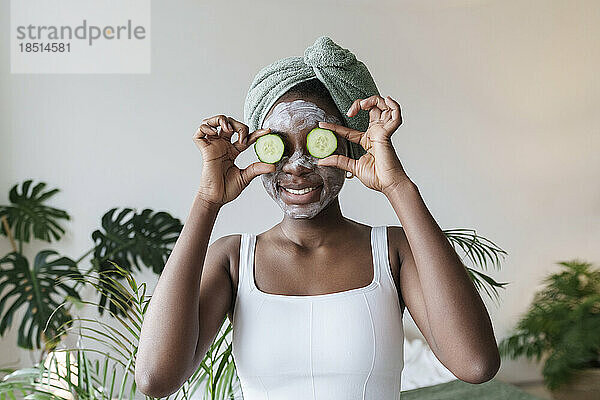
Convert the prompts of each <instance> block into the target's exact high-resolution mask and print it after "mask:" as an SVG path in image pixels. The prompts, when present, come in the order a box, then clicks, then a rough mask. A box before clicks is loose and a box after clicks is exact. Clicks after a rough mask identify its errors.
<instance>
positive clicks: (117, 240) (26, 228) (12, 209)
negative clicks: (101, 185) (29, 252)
mask: <svg viewBox="0 0 600 400" xmlns="http://www.w3.org/2000/svg"><path fill="white" fill-rule="evenodd" d="M45 186H46V184H45V183H43V182H40V183H38V184H36V185H32V181H31V180H27V181H25V182H23V183H22V185H21V187H20V188H19V187H18V185H15V186H13V187H12V189H11V190H10V192H9V201H10V205H2V206H0V220H1V221H2V224H1V225H0V233H1V234H2V235H4V236H6V237H8V238H9V240H10V242H11V246H12V249H13V251H12V252H10V253H8V254H7V255H5V256H4V257H2V258H1V259H0V294H1V293H4V292H5V291H7V292H6V293H5V294H4V296H3V297H2V298H0V336H3V335H4V334H5V332H6V331H7V329H9V328H10V327H11V324H12V321H13V318H14V315H15V313H16V311H17V310H18V309H20V308H21V307H25V308H26V312H25V316H24V318H23V320H22V321H21V324H20V326H19V334H18V339H17V345H18V346H19V347H22V348H26V349H34V347H35V348H38V349H39V348H41V349H42V350H43V351H42V357H43V355H44V354H45V353H46V352H47V351H51V350H52V349H53V348H54V347H55V346H56V344H57V341H56V340H53V341H52V340H49V338H55V337H56V333H57V328H58V326H60V325H61V324H63V323H65V322H66V321H69V320H71V319H72V318H71V315H70V313H69V311H70V308H71V304H68V305H66V306H65V307H60V308H59V307H58V305H59V303H62V302H63V301H64V300H65V299H66V298H67V297H69V298H71V299H73V300H76V301H81V297H80V295H79V292H78V291H79V290H80V288H81V286H82V285H84V284H85V283H84V282H83V281H81V280H77V279H76V278H77V277H78V276H79V277H81V276H82V275H87V274H89V273H91V272H92V271H98V272H103V273H105V274H108V275H110V274H111V273H113V274H115V276H118V275H117V273H116V271H115V272H112V271H113V270H114V266H113V264H111V263H110V261H114V262H116V263H118V265H120V266H121V267H122V268H123V269H125V270H127V271H130V272H132V271H133V268H134V267H135V268H136V269H137V270H140V271H141V270H142V267H143V266H145V267H148V268H151V269H152V271H154V272H155V273H157V274H160V272H161V271H162V269H163V267H164V265H165V263H166V260H167V258H168V257H169V254H170V252H171V248H172V245H173V244H174V243H175V241H176V240H177V238H178V237H179V234H180V232H181V229H182V228H183V225H182V224H181V222H180V221H179V219H177V218H174V217H172V216H171V215H169V214H168V213H166V212H153V211H152V210H150V209H145V210H143V211H141V212H139V213H138V212H136V211H134V210H133V209H131V208H125V209H122V210H121V211H118V212H117V209H116V208H113V209H111V210H109V211H108V212H106V213H105V214H104V215H103V216H102V220H101V228H100V229H98V230H96V231H94V232H93V233H92V240H93V243H94V244H93V247H92V248H91V249H90V250H89V251H87V252H86V253H85V254H84V255H83V256H81V257H79V258H78V259H73V258H69V257H66V256H61V255H59V253H58V252H57V251H55V250H51V249H45V250H42V251H40V252H39V253H38V254H37V255H36V256H35V258H34V261H33V268H32V267H30V263H29V261H28V259H27V258H26V257H25V255H24V254H23V244H24V243H29V242H30V240H31V238H32V236H33V238H35V239H39V240H42V241H45V242H49V243H51V242H52V241H53V240H55V241H57V240H60V239H61V237H62V235H63V234H64V233H65V230H64V228H63V227H62V226H61V223H62V222H63V221H64V220H70V216H69V214H67V213H66V212H65V211H63V210H59V209H57V208H54V207H51V206H49V205H47V204H46V202H47V201H48V200H49V199H50V198H51V197H52V196H54V195H55V194H56V193H57V192H58V191H59V189H52V190H44V188H45ZM17 244H18V245H17ZM90 253H93V257H92V259H91V262H90V264H91V266H90V267H89V269H87V271H85V272H81V271H80V264H81V263H82V261H83V259H84V258H85V257H86V256H87V255H89V254H90ZM109 260H110V261H109ZM65 276H70V277H71V279H70V280H61V278H63V277H65ZM58 282H60V283H58ZM104 282H106V281H103V282H101V283H100V285H103V284H105V283H104ZM104 289H105V290H103V291H99V295H100V299H99V302H98V311H99V312H100V314H102V313H103V312H104V310H105V307H104V306H105V305H106V304H107V303H108V304H109V309H110V311H111V313H112V314H114V315H120V314H123V313H124V312H125V311H126V310H127V309H128V307H129V306H130V305H131V304H130V299H127V298H125V297H123V295H122V293H121V292H119V291H114V290H111V287H108V286H107V287H104ZM111 297H114V299H113V300H114V301H109V300H110V298H111ZM11 298H14V300H13V301H12V303H11V304H9V301H10V300H11ZM117 305H120V306H121V307H118V306H117ZM124 310H125V311H124ZM52 313H54V315H53V317H52V319H49V316H50V315H51V314H52ZM42 339H43V344H42V343H41V341H42Z"/></svg>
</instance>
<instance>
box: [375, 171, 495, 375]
mask: <svg viewBox="0 0 600 400" xmlns="http://www.w3.org/2000/svg"><path fill="white" fill-rule="evenodd" d="M385 194H386V197H387V198H388V200H389V201H390V203H391V204H392V207H393V208H394V211H395V212H396V215H397V216H398V218H399V219H400V222H401V224H402V228H403V230H404V232H405V235H406V240H407V241H408V244H409V246H406V245H404V246H403V245H401V244H400V246H399V247H400V248H401V249H403V254H402V255H401V257H402V259H403V261H402V266H401V280H400V284H401V288H402V290H401V291H402V296H403V298H404V301H405V303H406V306H407V308H408V310H409V312H410V313H411V315H412V316H413V319H415V322H416V321H417V320H419V321H425V323H427V324H428V325H427V326H426V327H421V326H419V329H421V330H422V331H425V332H428V333H429V336H431V337H432V338H433V342H434V343H430V345H431V348H432V350H434V353H435V354H436V356H437V357H438V359H439V360H440V361H441V362H442V363H443V364H444V365H445V366H446V367H447V368H448V369H449V370H450V371H451V372H452V373H453V374H454V375H456V377H458V378H459V379H461V380H463V381H466V382H469V383H483V382H486V381H488V380H490V379H492V378H493V377H494V376H495V375H496V373H497V372H498V369H499V368H500V355H499V352H498V346H497V344H496V339H495V337H494V331H493V328H492V323H491V320H490V317H489V315H488V313H487V310H486V308H485V305H484V303H483V301H482V300H481V297H480V296H479V293H478V292H477V289H476V288H475V285H474V284H473V282H472V281H471V278H470V277H469V275H468V273H467V271H466V269H465V266H464V265H463V263H462V261H461V260H460V257H459V256H458V254H456V251H454V248H453V247H452V245H451V244H450V242H449V241H448V239H447V238H446V235H445V234H444V232H443V231H442V230H441V229H440V227H439V226H438V224H437V223H436V221H435V220H434V219H433V217H432V215H431V213H430V212H429V210H428V209H427V207H426V205H425V203H424V202H423V199H422V198H421V195H420V193H419V190H418V188H417V186H416V185H415V184H414V183H413V182H412V181H411V180H410V179H408V178H404V179H402V180H400V181H399V182H398V184H397V185H396V186H394V188H393V189H392V190H390V191H387V192H386V193H385ZM406 274H412V275H411V276H410V279H406V278H407V275H406ZM403 281H404V282H403ZM408 281H410V282H411V285H409V284H404V285H403V283H406V282H408ZM412 283H417V284H412ZM419 298H420V299H423V302H424V304H418V305H414V306H413V307H411V305H413V304H415V303H414V302H412V301H411V300H412V299H419Z"/></svg>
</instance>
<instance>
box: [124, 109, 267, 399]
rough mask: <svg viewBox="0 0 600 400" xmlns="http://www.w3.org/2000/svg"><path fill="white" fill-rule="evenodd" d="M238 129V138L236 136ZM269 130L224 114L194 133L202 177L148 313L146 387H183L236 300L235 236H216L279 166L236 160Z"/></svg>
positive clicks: (141, 371) (140, 362)
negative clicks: (220, 219) (253, 187)
mask: <svg viewBox="0 0 600 400" xmlns="http://www.w3.org/2000/svg"><path fill="white" fill-rule="evenodd" d="M218 128H220V130H219V129H218ZM235 132H237V133H238V134H239V136H238V140H237V141H235V142H232V141H231V139H232V136H233V134H234V133H235ZM268 132H269V130H268V129H267V130H265V129H259V130H256V131H254V132H252V133H249V130H248V127H247V126H246V125H244V124H243V123H241V122H239V121H236V120H235V119H233V118H231V117H226V116H225V115H216V116H214V117H211V118H207V119H205V120H203V123H202V125H200V127H199V128H198V130H197V131H196V133H195V134H194V136H193V140H194V142H195V144H196V146H197V147H198V148H199V149H200V151H201V152H202V158H203V165H202V178H201V181H200V188H199V189H198V193H197V194H196V197H195V198H194V202H193V204H192V208H191V211H190V214H189V216H188V219H187V221H186V222H185V225H184V226H183V230H182V232H181V234H180V235H179V238H177V242H176V243H175V246H174V247H173V251H172V252H171V254H170V256H169V259H168V260H167V263H166V265H165V268H164V269H163V272H162V274H161V276H160V278H159V280H158V284H157V286H156V288H155V290H154V293H153V294H152V299H151V300H150V304H149V306H148V309H147V310H146V314H145V316H144V322H143V324H142V331H141V334H140V342H139V346H138V351H137V358H136V365H135V382H136V383H137V385H138V387H139V388H140V391H142V393H144V394H147V395H150V396H152V397H166V396H167V395H170V394H172V393H174V392H175V391H176V390H177V389H178V388H179V387H181V385H182V384H183V383H184V382H185V380H187V379H188V378H189V377H190V375H191V374H192V373H193V372H194V369H195V368H196V367H197V364H199V363H200V361H202V358H203V356H204V355H205V353H206V351H207V349H208V346H209V345H210V342H211V341H212V340H213V339H214V336H215V335H216V333H217V330H218V328H219V327H220V326H221V324H222V322H223V321H224V318H225V315H226V313H227V310H228V309H229V307H230V305H231V301H232V298H231V297H232V289H231V279H230V276H229V273H228V272H227V269H226V267H227V265H226V264H227V262H228V259H227V243H228V241H227V240H222V239H219V240H217V241H215V243H213V245H211V247H210V248H207V247H208V241H209V239H210V235H211V233H212V230H213V227H214V223H215V220H216V218H217V214H218V212H219V210H220V208H221V207H222V206H223V205H224V204H227V203H229V202H231V201H233V200H234V199H235V198H236V197H238V196H239V195H240V193H241V192H242V190H244V189H245V188H246V187H247V186H248V184H249V183H250V182H251V181H252V179H254V178H255V177H256V176H258V175H260V174H262V173H267V172H273V170H274V168H275V167H274V166H273V165H271V164H265V163H262V162H255V163H253V164H250V165H249V166H247V167H246V168H244V169H240V168H238V167H237V166H236V165H235V163H234V162H235V159H236V158H237V156H238V155H239V154H240V153H241V152H242V151H244V150H246V149H248V147H249V146H251V145H252V144H253V143H254V142H255V141H256V139H258V137H260V136H262V135H264V134H266V133H268ZM203 271H205V273H204V278H202V282H201V279H200V278H201V277H202V275H203ZM201 283H202V285H201Z"/></svg>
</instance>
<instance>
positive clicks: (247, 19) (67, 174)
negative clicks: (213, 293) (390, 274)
mask: <svg viewBox="0 0 600 400" xmlns="http://www.w3.org/2000/svg"><path fill="white" fill-rule="evenodd" d="M0 4H1V6H0V7H1V9H0V26H2V29H3V30H5V31H6V30H7V29H8V26H9V20H8V19H9V5H8V4H9V3H8V1H3V2H1V3H0ZM599 17H600V4H599V3H598V2H596V1H593V0H590V1H572V2H564V1H549V0H539V1H528V2H523V1H476V0H470V1H467V0H454V1H451V0H446V1H433V0H427V1H422V0H404V1H379V2H370V1H367V0H354V1H350V2H346V3H341V2H334V1H330V2H323V1H317V0H306V1H302V2H294V3H290V4H287V3H283V2H279V1H258V2H252V3H249V2H237V3H232V2H227V3H223V2H216V1H215V2H200V1H197V0H184V1H180V2H178V3H177V6H176V7H175V6H173V4H172V3H168V2H157V1H155V2H153V3H152V36H153V38H152V73H151V74H148V75H126V74H123V75H119V74H112V75H109V74H107V75H100V74H92V75H90V74H88V75H84V74H66V75H43V74H40V75H11V74H10V71H9V65H10V64H9V51H10V48H9V43H8V40H3V41H2V42H0V46H2V47H0V54H1V56H2V61H3V62H2V63H1V64H0V110H1V111H0V113H1V114H0V132H1V141H0V171H1V176H0V188H1V191H2V193H0V201H1V202H2V203H3V204H6V203H7V202H8V191H9V190H10V188H11V187H12V186H13V185H14V184H16V183H20V182H22V181H24V180H26V179H30V178H32V179H34V180H35V181H36V182H37V181H44V182H47V183H48V184H49V186H50V187H58V188H60V189H61V192H60V193H59V194H58V195H56V196H55V197H54V198H53V199H52V205H54V206H56V207H59V208H63V209H66V210H67V211H68V212H69V214H70V215H71V216H72V217H73V218H72V221H71V222H69V223H68V224H63V225H64V226H66V228H67V234H66V236H65V237H64V239H63V240H61V241H60V242H58V243H53V244H46V243H40V242H34V243H33V244H31V245H28V246H26V247H25V250H26V254H27V255H28V256H29V258H30V259H32V258H33V256H34V254H36V253H37V251H39V250H40V249H42V248H54V249H56V250H58V251H59V252H61V253H62V254H65V255H68V256H70V257H72V258H77V257H79V256H80V255H82V254H83V253H84V252H86V251H87V250H88V249H89V248H90V247H91V246H92V241H91V233H92V231H93V230H95V229H97V228H98V227H99V226H100V217H101V216H102V214H104V213H105V212H106V211H107V210H109V209H110V208H112V207H126V206H129V207H136V208H138V209H139V210H141V209H143V208H146V207H150V208H153V209H155V210H165V211H168V212H170V213H172V214H173V215H174V216H176V217H178V218H180V219H182V221H185V219H186V218H187V215H188V212H189V208H190V205H191V203H192V199H193V196H194V194H195V191H196V188H197V185H198V182H199V179H200V175H201V171H202V159H201V157H200V152H199V150H198V149H197V148H196V147H195V146H194V143H193V142H192V135H193V133H194V130H195V128H196V126H197V125H198V124H199V123H200V121H201V120H202V119H203V118H205V117H208V116H211V115H215V114H219V113H224V114H227V115H230V116H233V117H234V118H237V119H239V120H241V118H242V115H243V113H242V110H243V101H244V97H245V95H246V91H247V89H248V87H249V85H250V82H251V80H252V78H253V77H254V74H255V73H256V72H257V71H258V70H259V69H260V68H261V67H263V66H265V65H267V64H269V63H271V62H273V61H275V60H277V59H279V58H282V57H286V56H291V55H302V54H303V51H304V49H305V48H306V47H308V46H309V45H311V44H312V43H313V42H314V40H315V39H316V38H317V37H318V36H321V35H329V36H330V37H332V39H333V40H334V41H336V42H337V43H339V44H340V45H341V46H342V47H346V48H349V49H350V50H352V51H353V52H354V53H355V54H356V55H357V57H358V59H360V60H362V61H364V62H365V63H366V64H367V66H368V67H369V69H370V71H371V72H372V74H373V76H374V78H375V81H376V83H377V85H378V87H379V89H380V91H381V92H382V94H384V95H391V96H392V97H393V98H395V99H396V100H397V101H398V102H399V103H400V104H401V106H402V110H403V116H404V124H403V125H402V126H401V127H400V128H399V130H398V132H397V133H395V134H394V136H393V140H394V145H395V147H396V149H397V152H398V154H399V156H400V159H401V161H402V163H403V165H404V167H405V169H406V171H407V173H408V174H409V176H410V177H411V179H412V180H413V181H414V182H415V183H416V184H417V186H418V187H419V190H420V193H421V195H422V196H423V198H424V199H425V202H426V204H427V206H428V207H429V209H430V211H431V213H432V214H433V216H434V217H435V219H436V220H437V222H438V224H439V225H440V226H441V227H442V229H450V228H472V229H476V231H477V233H478V234H480V235H482V236H485V237H487V238H489V239H491V240H493V241H494V242H495V243H497V244H498V245H499V246H500V247H502V248H503V249H505V250H507V251H508V253H509V257H508V258H507V259H506V261H505V263H504V264H503V268H502V270H501V271H488V273H489V274H490V275H492V276H493V277H494V278H495V279H496V280H498V281H501V282H506V281H508V282H511V284H510V285H509V286H508V288H507V289H506V290H504V291H502V292H501V296H502V297H501V298H502V300H501V303H500V306H497V305H496V304H494V303H493V302H492V301H490V300H489V299H488V298H487V297H484V300H485V301H486V304H487V305H488V310H489V313H490V315H491V317H492V320H493V324H494V328H495V332H496V336H497V339H498V341H499V340H500V339H501V338H503V337H505V336H506V335H507V334H508V332H509V330H510V329H511V328H512V327H513V326H514V324H515V323H516V322H517V320H518V318H519V316H520V315H521V314H522V313H523V312H525V311H526V309H527V306H528V304H529V302H530V301H531V299H532V297H533V293H534V289H535V288H536V286H537V285H538V284H539V283H540V281H541V280H542V279H543V277H545V276H546V275H547V274H548V273H550V272H554V271H557V270H558V266H557V265H556V264H555V263H557V262H559V261H563V260H570V259H573V258H575V257H578V258H581V259H584V260H587V261H590V262H594V263H596V266H597V265H598V263H599V261H600V247H599V246H598V243H599V242H600V224H599V223H598V222H599V220H600V219H599V217H600V208H599V205H598V204H599V200H600V188H599V186H598V182H599V181H600V158H599V157H598V150H599V148H600V147H599V145H600V135H599V126H600V114H599V113H598V112H597V111H598V109H599V108H600V90H599V89H600V87H599V86H600V82H599V79H598V65H600V55H599V51H600V47H599V46H598V37H600V25H599V24H598V21H599V20H600V18H599ZM5 37H7V36H5ZM253 161H255V158H254V155H253V154H252V151H247V152H246V153H244V154H242V155H241V156H240V162H239V165H241V166H246V165H248V164H249V163H250V162H253ZM340 202H341V207H342V211H343V213H344V214H345V215H346V216H348V217H350V218H352V219H355V220H358V221H360V222H363V223H366V224H370V225H379V224H389V225H399V221H398V218H397V217H396V215H395V213H394V211H393V209H392V207H391V206H390V204H389V203H388V202H387V200H386V199H385V197H384V196H383V195H381V194H380V193H376V192H374V191H372V190H369V189H366V188H365V187H363V186H362V184H361V183H360V182H359V181H358V180H357V179H353V180H350V181H348V182H347V183H346V185H345V186H344V188H343V190H342V192H341V195H340ZM281 217H282V214H281V211H280V209H279V208H278V206H277V205H276V204H275V203H274V202H273V201H272V200H271V199H270V198H269V196H268V195H267V194H266V192H265V190H264V188H263V187H262V184H261V182H260V179H255V180H254V181H253V182H252V183H251V184H250V186H249V187H248V188H247V190H245V191H244V192H243V193H242V195H241V196H240V197H239V198H238V199H236V200H235V201H234V202H233V203H231V204H228V205H227V206H225V207H224V208H223V209H222V211H221V213H220V214H219V217H218V220H217V222H216V226H215V229H214V231H213V236H212V238H211V242H212V241H214V240H215V239H216V238H218V237H221V236H223V235H226V234H230V233H239V232H244V231H246V232H257V233H258V232H261V231H264V230H266V229H268V228H269V227H271V226H272V225H274V224H275V223H277V222H278V221H279V220H280V219H281ZM0 250H2V252H1V253H0V254H5V253H6V252H8V251H10V246H9V242H8V240H5V239H3V240H2V241H0ZM86 267H87V265H86ZM140 279H141V280H147V281H148V283H149V285H150V287H151V288H152V287H153V286H154V284H155V283H156V280H157V277H156V276H154V275H153V274H151V273H150V272H148V273H144V274H143V275H142V276H140ZM92 295H93V293H90V299H97V296H92ZM18 322H20V319H19V318H18V316H17V317H16V318H15V321H14V323H13V328H12V330H11V331H10V333H9V334H8V335H5V336H4V337H3V338H1V339H0V340H1V344H0V360H1V361H0V365H1V366H3V367H5V366H9V365H10V366H12V365H15V364H19V363H20V364H21V365H23V366H25V365H29V364H30V363H31V360H30V357H29V355H28V354H27V352H24V351H20V350H17V349H16V334H17V331H18ZM405 326H406V330H407V336H408V337H410V338H412V337H416V336H418V335H419V333H418V331H417V329H416V327H415V326H414V324H413V323H412V322H411V321H410V320H408V319H407V320H406V321H405ZM32 358H33V356H32ZM540 368H541V367H539V366H536V365H535V364H534V363H529V362H528V361H526V360H525V359H522V360H519V361H510V360H503V363H502V368H501V370H500V372H499V374H498V377H499V378H501V379H505V380H508V381H513V382H519V381H527V380H533V379H539V378H540V374H539V370H540Z"/></svg>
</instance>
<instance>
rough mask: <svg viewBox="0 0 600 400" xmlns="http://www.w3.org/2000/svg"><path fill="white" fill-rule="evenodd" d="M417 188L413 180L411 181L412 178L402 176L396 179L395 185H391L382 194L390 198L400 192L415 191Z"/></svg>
mask: <svg viewBox="0 0 600 400" xmlns="http://www.w3.org/2000/svg"><path fill="white" fill-rule="evenodd" d="M416 188H417V185H415V183H414V182H413V181H412V180H410V178H409V177H408V176H407V175H402V176H399V177H398V178H396V179H394V183H393V184H391V185H389V186H388V187H387V188H386V189H385V190H383V191H382V193H383V194H384V195H385V196H386V197H387V198H390V196H394V195H396V194H398V193H399V192H405V191H407V190H414V189H416Z"/></svg>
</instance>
